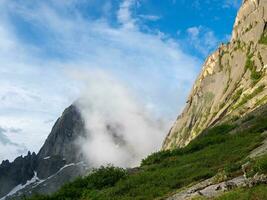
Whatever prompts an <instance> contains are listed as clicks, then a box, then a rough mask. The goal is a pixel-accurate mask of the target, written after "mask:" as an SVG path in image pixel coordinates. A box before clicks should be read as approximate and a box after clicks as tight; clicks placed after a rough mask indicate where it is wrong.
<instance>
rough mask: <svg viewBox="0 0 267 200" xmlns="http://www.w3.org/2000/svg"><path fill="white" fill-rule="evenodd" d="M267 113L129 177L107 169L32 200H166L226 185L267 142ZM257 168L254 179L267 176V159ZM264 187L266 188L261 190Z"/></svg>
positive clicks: (153, 158) (155, 158) (217, 130)
mask: <svg viewBox="0 0 267 200" xmlns="http://www.w3.org/2000/svg"><path fill="white" fill-rule="evenodd" d="M265 110H267V107H266V108H265ZM264 113H265V112H263V113H261V114H259V115H254V114H251V115H249V116H246V117H244V118H242V119H234V120H235V121H229V122H227V123H224V124H221V125H218V126H216V127H213V128H209V129H207V130H205V131H204V132H203V133H202V134H201V135H200V136H199V137H198V138H197V139H195V140H193V141H192V142H191V143H190V144H189V145H188V146H187V147H185V148H181V149H175V150H168V151H161V152H158V153H154V154H152V155H150V156H148V157H147V158H146V159H144V160H143V161H142V164H141V166H140V167H139V168H138V169H133V170H127V171H126V170H123V169H120V168H115V167H112V166H108V167H102V168H100V169H96V170H94V171H93V172H92V173H91V174H89V175H88V176H87V177H84V178H78V179H77V180H76V181H74V182H72V183H69V184H67V185H65V186H64V187H62V189H61V190H59V191H58V192H57V193H55V194H53V195H51V196H35V197H32V198H31V200H39V199H49V200H58V199H62V200H63V199H64V200H65V199H66V200H67V199H83V200H86V199H88V200H89V199H99V200H100V199H102V200H103V199H107V200H108V199H110V200H122V199H123V200H126V199H127V200H130V199H133V200H136V199H161V198H164V197H167V196H169V195H170V194H172V193H175V192H177V190H180V189H181V188H183V187H186V186H189V185H192V184H194V183H197V182H199V181H201V180H205V179H207V178H210V177H213V176H215V175H216V174H219V173H221V172H223V173H224V175H225V176H224V177H223V178H224V179H230V178H233V177H236V176H238V175H242V173H243V172H242V169H241V166H242V165H243V164H244V163H246V162H247V161H248V160H249V158H248V157H247V156H248V154H249V153H250V152H251V151H252V150H253V149H255V148H256V147H258V146H259V145H260V144H261V143H262V141H263V140H264V139H265V138H266V135H264V134H262V133H263V132H265V131H266V130H267V115H265V114H266V113H265V114H264ZM251 163H253V167H252V169H253V173H256V172H259V173H266V172H267V158H266V157H264V159H261V160H255V161H253V162H251ZM218 181H222V180H218ZM262 187H264V188H266V186H259V188H262ZM251 190H252V191H254V189H251ZM256 190H258V189H257V188H256V189H255V191H256ZM240 191H242V190H237V191H234V192H233V194H227V195H235V194H236V193H238V192H240ZM244 195H245V194H244ZM225 199H227V198H225Z"/></svg>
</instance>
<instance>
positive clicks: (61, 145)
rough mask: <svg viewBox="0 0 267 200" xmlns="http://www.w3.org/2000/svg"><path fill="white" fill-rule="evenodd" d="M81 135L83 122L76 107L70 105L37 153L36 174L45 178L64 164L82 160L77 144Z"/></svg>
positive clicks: (82, 133)
mask: <svg viewBox="0 0 267 200" xmlns="http://www.w3.org/2000/svg"><path fill="white" fill-rule="evenodd" d="M83 137H85V130H84V122H83V120H82V117H81V114H80V112H79V111H78V109H77V108H76V107H75V106H74V105H71V106H70V107H68V108H67V109H66V110H65V111H64V112H63V114H62V116H61V117H60V118H59V119H58V120H57V121H56V123H55V125H54V127H53V128H52V131H51V133H50V135H49V136H48V138H47V139H46V141H45V143H44V145H43V147H42V148H41V150H40V151H39V153H38V155H37V157H38V167H37V169H36V171H37V176H38V177H39V178H41V179H44V178H47V177H49V176H51V175H52V174H54V173H55V172H57V171H58V170H59V169H60V168H61V167H63V166H64V165H65V164H68V163H77V162H79V161H81V160H83V159H82V157H83V156H82V153H81V151H80V149H79V146H78V144H77V143H78V141H79V139H81V138H83Z"/></svg>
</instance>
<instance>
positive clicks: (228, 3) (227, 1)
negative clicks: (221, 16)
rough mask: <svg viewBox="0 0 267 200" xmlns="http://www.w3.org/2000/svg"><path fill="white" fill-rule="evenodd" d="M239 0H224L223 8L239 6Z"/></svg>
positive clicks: (236, 7)
mask: <svg viewBox="0 0 267 200" xmlns="http://www.w3.org/2000/svg"><path fill="white" fill-rule="evenodd" d="M240 4H241V0H224V4H223V8H235V9H238V8H239V7H240Z"/></svg>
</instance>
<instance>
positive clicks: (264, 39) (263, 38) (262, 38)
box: [259, 25, 267, 45]
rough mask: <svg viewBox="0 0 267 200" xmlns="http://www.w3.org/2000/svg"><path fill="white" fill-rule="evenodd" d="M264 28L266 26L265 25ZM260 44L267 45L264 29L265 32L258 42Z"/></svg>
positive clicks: (266, 33)
mask: <svg viewBox="0 0 267 200" xmlns="http://www.w3.org/2000/svg"><path fill="white" fill-rule="evenodd" d="M265 26H266V25H265ZM259 43H260V44H266V45H267V29H266V28H265V30H264V31H263V33H262V35H261V38H260V40H259Z"/></svg>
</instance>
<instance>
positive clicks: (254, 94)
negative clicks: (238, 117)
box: [235, 85, 265, 108]
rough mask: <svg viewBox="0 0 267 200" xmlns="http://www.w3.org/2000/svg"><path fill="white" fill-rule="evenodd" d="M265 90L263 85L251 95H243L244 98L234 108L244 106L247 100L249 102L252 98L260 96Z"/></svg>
mask: <svg viewBox="0 0 267 200" xmlns="http://www.w3.org/2000/svg"><path fill="white" fill-rule="evenodd" d="M264 88H265V85H260V86H259V87H257V88H256V89H255V90H254V91H253V92H252V93H251V94H248V95H244V97H243V98H242V100H241V101H240V103H239V104H238V105H237V106H235V107H236V108H239V107H240V106H242V105H244V104H246V103H247V102H248V101H249V100H251V99H252V98H253V97H255V96H256V95H258V94H260V93H261V92H263V90H264Z"/></svg>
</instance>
